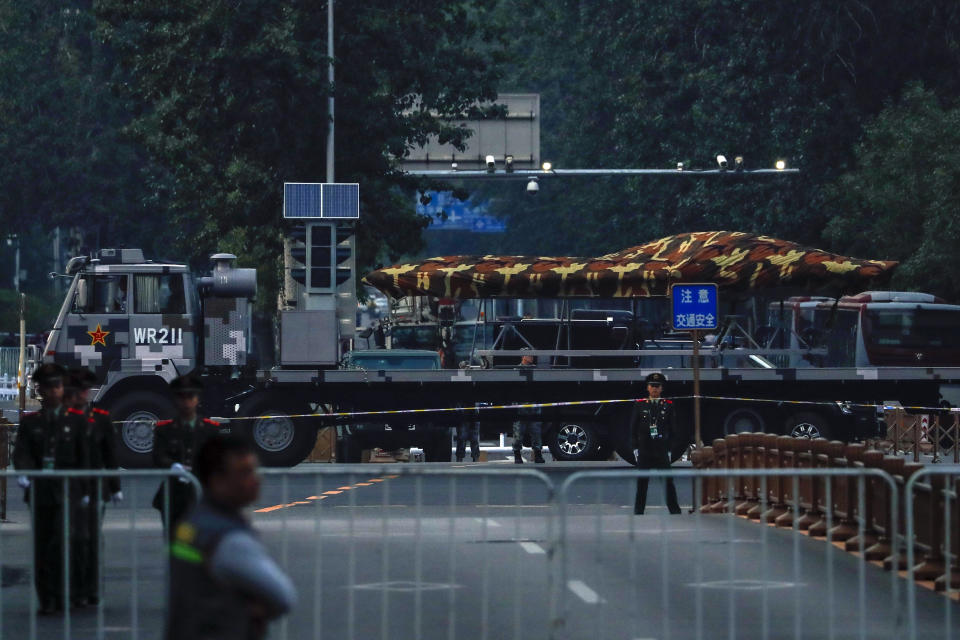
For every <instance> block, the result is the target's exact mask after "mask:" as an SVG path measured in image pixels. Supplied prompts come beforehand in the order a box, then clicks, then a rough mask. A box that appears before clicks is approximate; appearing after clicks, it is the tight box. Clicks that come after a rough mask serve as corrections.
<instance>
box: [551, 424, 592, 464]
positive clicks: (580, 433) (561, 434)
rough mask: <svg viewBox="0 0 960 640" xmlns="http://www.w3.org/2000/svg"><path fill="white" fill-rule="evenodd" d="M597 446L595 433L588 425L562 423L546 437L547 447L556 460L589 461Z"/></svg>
mask: <svg viewBox="0 0 960 640" xmlns="http://www.w3.org/2000/svg"><path fill="white" fill-rule="evenodd" d="M599 446H600V442H599V438H598V437H597V432H596V430H595V429H594V428H593V426H592V425H589V424H582V423H575V422H562V423H560V426H559V427H558V428H557V430H556V431H551V432H549V435H548V436H547V447H548V448H549V449H550V453H551V454H552V455H553V457H554V459H556V460H578V461H579V460H591V459H592V458H594V456H595V455H596V453H597V448H598V447H599Z"/></svg>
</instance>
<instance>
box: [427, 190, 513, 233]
mask: <svg viewBox="0 0 960 640" xmlns="http://www.w3.org/2000/svg"><path fill="white" fill-rule="evenodd" d="M427 195H428V196H430V202H429V203H428V204H423V203H422V202H420V200H419V198H418V199H417V213H419V214H420V215H422V216H429V218H430V226H429V227H427V229H426V230H427V231H446V230H455V231H472V232H474V233H503V232H504V231H506V230H507V225H506V222H505V221H504V220H501V219H500V218H497V217H496V216H494V215H492V214H490V202H489V201H487V200H484V201H482V202H475V201H474V200H473V198H470V199H469V200H467V201H466V202H461V201H460V200H459V199H458V198H455V197H454V196H453V194H452V193H451V192H449V191H428V192H427ZM441 212H443V213H445V214H446V218H444V217H443V216H442V215H441Z"/></svg>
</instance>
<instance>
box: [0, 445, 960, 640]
mask: <svg viewBox="0 0 960 640" xmlns="http://www.w3.org/2000/svg"><path fill="white" fill-rule="evenodd" d="M851 447H852V448H851ZM694 463H695V464H696V465H697V467H700V468H689V467H686V468H685V467H675V468H673V469H670V470H651V471H641V470H637V469H634V468H632V467H612V466H606V467H603V468H593V469H590V470H582V471H578V470H576V469H575V468H569V467H568V468H565V469H561V468H557V467H554V466H553V465H549V464H548V465H546V467H539V466H538V467H537V468H534V467H532V466H524V467H515V466H514V465H512V464H509V465H500V464H490V465H483V466H480V465H478V466H471V467H457V466H446V465H401V464H392V465H373V464H366V465H306V466H301V467H298V468H296V469H264V470H263V490H262V495H261V498H260V500H259V501H258V503H257V504H256V505H255V508H254V509H252V512H251V514H250V516H251V518H252V519H253V523H254V526H255V528H256V529H257V531H258V532H259V534H260V536H261V539H262V540H263V541H264V543H265V544H266V545H267V546H268V548H269V550H270V552H271V554H272V556H273V557H274V558H275V559H276V560H277V561H278V562H279V563H280V565H281V566H282V567H283V568H284V570H285V571H286V572H287V573H288V574H289V575H290V576H291V578H292V580H293V581H294V583H295V585H296V587H297V590H298V592H299V596H298V602H297V605H296V607H295V608H294V610H293V612H292V613H291V614H290V615H289V616H286V617H284V618H283V619H281V620H280V621H278V622H277V623H275V624H274V625H273V628H272V629H271V633H270V637H271V638H306V637H309V638H318V639H326V640H340V639H350V640H353V639H360V638H363V639H364V640H367V639H373V640H376V639H378V638H379V639H381V640H385V639H387V638H389V639H390V640H405V639H408V638H409V639H416V640H426V639H434V638H437V639H448V640H453V639H459V638H467V637H468V638H476V639H490V640H493V639H496V640H500V639H502V638H507V639H509V638H523V639H525V640H526V639H528V638H530V639H538V638H543V639H551V640H567V639H569V640H573V639H582V638H590V639H591V640H606V639H610V640H614V639H616V640H620V639H627V640H632V639H635V638H658V639H667V638H695V639H700V638H738V639H741V638H781V637H790V638H794V637H796V638H801V637H818V638H819V637H823V638H831V637H834V638H870V639H873V638H897V639H899V638H906V637H923V638H925V639H926V638H950V637H951V634H954V635H956V632H955V631H954V630H953V626H954V622H955V619H954V618H955V617H956V613H957V607H958V606H960V605H958V603H957V601H956V591H955V590H956V587H957V584H956V579H957V576H958V575H960V574H958V572H957V571H956V559H957V553H956V549H957V548H960V541H958V539H957V534H958V531H960V527H957V526H956V520H957V511H958V502H957V489H958V485H957V478H958V476H960V469H958V468H954V467H949V466H938V467H937V468H935V469H932V468H927V469H920V468H914V467H913V466H911V464H910V463H905V462H904V461H903V459H902V458H893V457H891V456H884V454H883V453H881V452H878V451H873V450H868V449H866V448H865V447H862V446H854V445H842V444H840V443H830V442H825V441H817V440H814V441H805V440H791V439H789V438H786V439H784V438H782V437H778V436H768V435H765V434H740V435H737V436H728V437H727V438H725V439H723V440H722V441H717V442H715V443H713V446H711V447H705V448H703V449H700V450H697V451H695V452H694ZM544 469H546V471H548V472H549V473H548V474H547V473H544V472H543V470H544ZM4 475H5V476H6V477H7V479H8V481H10V483H11V484H13V486H14V487H16V484H15V482H16V481H15V478H16V476H19V475H24V474H21V473H19V472H8V473H5V474H4ZM28 475H30V476H31V478H33V479H38V478H39V479H54V480H55V481H59V482H61V483H63V490H64V491H70V490H72V489H71V488H70V487H71V484H70V483H71V482H74V481H76V480H78V479H87V481H88V482H89V481H91V480H90V479H92V481H93V482H96V483H101V484H102V483H104V482H105V480H106V478H108V477H110V476H114V475H119V476H121V477H122V481H123V492H124V494H125V500H124V503H123V504H122V505H121V506H118V507H114V506H111V507H108V508H107V516H106V518H105V520H104V524H103V536H102V541H101V549H102V551H103V553H102V555H101V568H102V570H101V573H100V575H101V587H102V588H101V594H102V595H103V598H102V599H101V601H100V603H99V604H98V606H97V607H95V608H89V607H88V608H87V609H84V610H81V611H70V610H66V611H64V612H63V613H62V614H61V615H59V616H54V617H38V616H37V615H35V612H36V608H37V604H38V603H37V600H36V595H35V593H34V588H33V575H34V572H35V570H36V567H33V566H32V553H31V551H32V550H31V546H30V545H31V534H30V531H31V526H30V515H31V514H30V512H29V510H28V509H27V508H26V507H24V506H23V504H22V502H20V501H19V499H18V500H17V502H18V505H17V507H16V509H12V510H11V513H10V518H9V519H8V521H7V522H4V523H0V567H2V569H3V572H2V576H3V584H4V586H3V588H2V589H0V639H2V638H17V639H18V640H19V639H20V638H31V639H32V638H60V637H63V638H75V639H79V640H85V639H87V638H91V639H92V638H105V637H106V638H109V637H116V636H117V635H120V636H122V637H130V638H150V637H159V635H160V629H161V627H162V624H163V614H164V608H165V595H166V589H167V583H166V580H167V574H166V571H167V563H166V555H165V553H166V548H165V538H164V535H163V526H162V524H161V522H160V518H159V516H158V514H157V511H155V510H154V509H153V508H152V507H151V506H150V502H151V499H152V497H153V495H154V492H155V491H156V488H157V485H158V484H159V483H160V481H161V480H162V479H168V480H170V481H173V482H176V481H177V480H176V479H172V476H180V477H181V478H184V479H186V480H188V481H189V482H193V483H195V482H196V481H195V479H193V478H192V476H189V475H187V474H176V473H173V472H168V471H113V472H91V471H88V472H51V473H44V472H30V473H29V474H28ZM668 476H669V477H670V478H671V479H672V480H673V481H674V483H675V484H676V487H677V490H678V494H679V502H680V506H681V508H682V511H683V513H681V514H678V515H670V514H668V513H667V511H666V509H665V508H664V507H663V500H662V493H661V487H660V486H659V485H661V484H663V481H664V480H665V479H666V478H667V477H668ZM640 478H647V479H648V480H650V487H649V492H648V497H649V501H648V504H647V507H646V512H645V514H644V515H642V516H638V515H634V497H635V492H636V489H637V480H638V479H640ZM14 493H16V490H15V491H14ZM98 495H99V494H98ZM68 516H69V514H68ZM908 516H909V517H908ZM62 524H63V527H64V528H63V531H64V532H65V534H66V535H69V534H70V529H71V527H70V524H69V521H68V520H66V519H64V522H63V523H62ZM908 542H909V543H910V544H908ZM65 548H66V547H65ZM848 550H849V552H848ZM64 556H65V557H64V558H57V559H44V561H48V560H49V561H56V562H61V563H64V564H63V566H64V570H65V571H64V573H65V575H68V574H67V572H69V571H70V563H69V560H68V559H67V558H66V552H65V553H64ZM884 565H886V567H887V569H886V570H885V568H884ZM901 567H902V569H903V570H902V571H895V570H892V569H895V568H897V569H899V568H901ZM941 576H945V577H944V578H943V580H940V577H941ZM913 578H916V581H914V580H912V579H913ZM938 580H940V582H942V583H943V587H942V589H943V592H938V591H937V590H936V584H937V583H938ZM64 586H65V587H66V588H69V586H70V583H69V577H65V578H64Z"/></svg>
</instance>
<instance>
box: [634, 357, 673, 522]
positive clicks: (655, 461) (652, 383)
mask: <svg viewBox="0 0 960 640" xmlns="http://www.w3.org/2000/svg"><path fill="white" fill-rule="evenodd" d="M666 381H667V378H666V376H664V375H663V374H662V373H651V374H650V375H648V376H647V397H646V398H643V399H641V400H638V401H637V402H636V403H634V405H633V409H632V411H631V413H630V436H631V442H632V444H633V455H634V458H635V460H636V463H637V468H638V469H669V468H670V444H671V441H672V440H673V437H674V434H675V433H676V432H677V415H676V412H675V411H674V407H673V401H671V400H667V399H666V398H662V397H661V394H662V393H663V383H665V382H666ZM666 482H667V487H666V490H667V508H668V509H669V510H670V513H680V506H679V505H678V504H677V488H676V487H675V486H674V484H673V479H672V478H669V477H668V478H667V479H666ZM648 484H649V478H637V498H636V502H635V503H634V506H633V512H634V513H635V514H638V515H640V514H642V513H643V511H644V509H645V508H646V506H647V485H648Z"/></svg>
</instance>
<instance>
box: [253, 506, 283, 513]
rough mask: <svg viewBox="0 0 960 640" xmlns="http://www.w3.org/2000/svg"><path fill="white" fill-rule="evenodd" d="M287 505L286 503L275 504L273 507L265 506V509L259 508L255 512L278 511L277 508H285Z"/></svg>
mask: <svg viewBox="0 0 960 640" xmlns="http://www.w3.org/2000/svg"><path fill="white" fill-rule="evenodd" d="M285 506H286V505H284V504H275V505H273V506H272V507H264V508H263V509H257V510H256V511H254V513H269V512H270V511H276V510H277V509H283V508H284V507H285Z"/></svg>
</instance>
